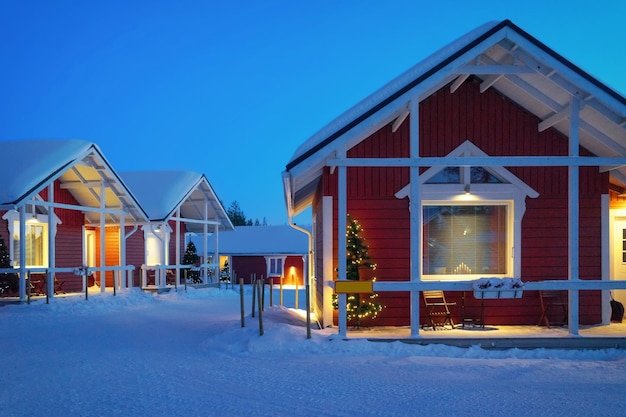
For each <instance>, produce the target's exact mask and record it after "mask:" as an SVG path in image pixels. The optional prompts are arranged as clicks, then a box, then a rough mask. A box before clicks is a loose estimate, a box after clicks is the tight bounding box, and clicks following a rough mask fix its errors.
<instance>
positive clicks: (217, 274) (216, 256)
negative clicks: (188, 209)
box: [207, 219, 267, 283]
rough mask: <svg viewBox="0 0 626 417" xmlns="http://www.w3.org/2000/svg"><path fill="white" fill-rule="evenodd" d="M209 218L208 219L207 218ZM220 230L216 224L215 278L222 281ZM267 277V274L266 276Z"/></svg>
mask: <svg viewBox="0 0 626 417" xmlns="http://www.w3.org/2000/svg"><path fill="white" fill-rule="evenodd" d="M207 220H208V219H207ZM219 230H220V225H219V224H217V223H216V224H215V233H214V236H213V237H214V240H215V241H214V242H213V244H214V247H215V254H214V256H215V260H214V263H215V264H217V268H216V271H215V278H216V281H217V282H218V283H219V281H220V250H219V249H220V248H219ZM265 277H266V278H267V275H266V276H265Z"/></svg>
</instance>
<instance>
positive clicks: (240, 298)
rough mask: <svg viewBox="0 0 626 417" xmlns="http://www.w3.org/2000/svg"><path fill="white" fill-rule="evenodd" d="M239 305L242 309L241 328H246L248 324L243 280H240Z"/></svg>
mask: <svg viewBox="0 0 626 417" xmlns="http://www.w3.org/2000/svg"><path fill="white" fill-rule="evenodd" d="M239 304H240V307H241V327H246V322H245V318H244V317H245V314H246V313H245V308H244V302H243V278H241V279H240V280H239Z"/></svg>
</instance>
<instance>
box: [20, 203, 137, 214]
mask: <svg viewBox="0 0 626 417" xmlns="http://www.w3.org/2000/svg"><path fill="white" fill-rule="evenodd" d="M24 204H35V205H37V206H43V207H53V208H60V209H67V210H75V211H82V212H90V213H92V212H93V213H100V212H102V211H103V210H102V209H101V208H100V207H87V206H77V205H75V204H65V203H51V202H48V201H42V200H30V201H25V202H24ZM104 213H105V214H110V215H113V214H115V215H126V214H128V212H127V211H124V210H120V209H119V208H117V207H116V208H109V207H105V209H104Z"/></svg>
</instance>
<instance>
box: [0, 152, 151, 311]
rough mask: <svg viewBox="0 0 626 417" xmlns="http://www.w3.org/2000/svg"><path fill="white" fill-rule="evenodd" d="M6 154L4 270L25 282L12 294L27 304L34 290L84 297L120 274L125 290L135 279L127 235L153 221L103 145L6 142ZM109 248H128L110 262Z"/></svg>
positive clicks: (1, 212) (1, 198)
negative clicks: (132, 227)
mask: <svg viewBox="0 0 626 417" xmlns="http://www.w3.org/2000/svg"><path fill="white" fill-rule="evenodd" d="M0 154H2V155H3V157H4V164H3V166H2V170H3V174H2V175H0V178H1V179H2V180H1V181H2V186H1V187H0V218H1V219H2V221H0V237H1V238H2V239H3V240H4V242H5V243H6V244H7V247H8V248H9V256H10V260H11V267H10V268H9V269H6V270H4V271H1V272H4V273H16V274H17V275H18V277H19V288H16V291H14V292H15V294H11V295H16V296H18V297H19V298H20V299H21V300H24V299H25V298H26V297H27V294H28V291H27V290H28V289H29V288H30V289H31V290H32V291H33V292H35V293H36V294H45V293H47V294H48V295H50V296H54V293H55V291H56V292H59V291H63V292H74V291H84V290H85V286H87V285H93V283H94V282H95V281H98V282H100V281H101V279H100V278H101V277H102V276H103V275H104V274H109V275H110V276H111V277H112V276H113V275H114V274H115V275H116V277H117V279H118V281H117V282H118V283H120V284H121V283H122V281H125V280H126V278H127V277H129V276H130V274H132V270H133V267H132V266H129V265H128V264H127V263H126V259H125V253H126V251H125V250H124V248H125V247H126V244H127V242H126V239H127V237H128V235H127V234H124V235H122V236H120V233H119V230H120V229H125V228H126V225H137V224H140V223H145V222H146V221H147V215H146V213H145V212H144V210H143V209H142V208H141V206H140V205H139V203H138V202H137V201H136V200H135V198H134V197H133V195H132V193H131V192H130V191H129V190H128V188H126V186H125V184H124V183H123V182H122V181H121V180H120V178H119V176H118V175H117V173H116V172H115V171H114V170H113V168H112V167H111V165H110V164H109V163H108V161H107V160H106V158H105V157H104V155H103V154H102V152H101V151H100V149H99V148H98V147H97V146H96V145H95V144H93V143H89V142H85V141H80V140H26V141H12V142H0ZM22 237H23V238H22ZM109 245H115V246H116V247H117V248H121V250H118V251H116V252H115V253H114V254H112V256H107V255H106V254H108V252H107V246H109ZM85 266H91V271H90V273H92V275H91V276H92V279H91V280H85V275H82V272H81V271H80V269H81V268H83V267H85ZM28 278H30V281H29V282H30V285H27V279H28ZM55 279H56V283H57V285H56V286H55ZM57 286H62V288H58V287H57ZM104 289H105V287H104V286H101V290H102V291H104Z"/></svg>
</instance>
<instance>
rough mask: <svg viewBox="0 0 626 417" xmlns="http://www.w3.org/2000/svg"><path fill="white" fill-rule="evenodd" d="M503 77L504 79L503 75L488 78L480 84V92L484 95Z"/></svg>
mask: <svg viewBox="0 0 626 417" xmlns="http://www.w3.org/2000/svg"><path fill="white" fill-rule="evenodd" d="M502 77H504V75H503V74H498V75H488V76H486V77H485V79H484V80H483V82H482V83H480V92H481V93H484V92H485V91H487V90H489V88H490V87H491V86H492V85H494V84H495V83H497V82H498V80H499V79H500V78H502Z"/></svg>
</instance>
